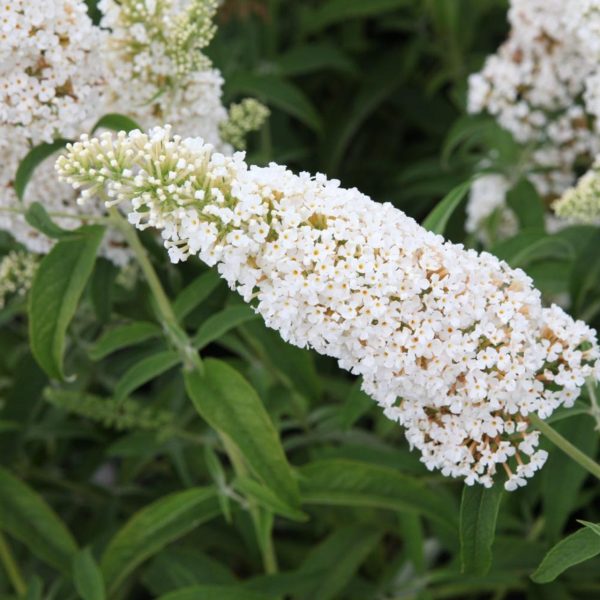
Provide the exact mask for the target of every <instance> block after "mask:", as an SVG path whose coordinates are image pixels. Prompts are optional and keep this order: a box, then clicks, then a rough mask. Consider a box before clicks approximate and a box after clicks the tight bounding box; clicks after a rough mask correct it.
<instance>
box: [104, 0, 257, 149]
mask: <svg viewBox="0 0 600 600" xmlns="http://www.w3.org/2000/svg"><path fill="white" fill-rule="evenodd" d="M217 4H218V3H217V1H216V0H190V1H189V2H188V3H187V6H185V5H184V6H185V7H184V8H182V5H181V3H179V2H175V1H174V0H153V1H147V2H145V3H143V2H140V1H139V0H123V1H122V2H116V1H115V0H101V2H100V4H99V6H100V9H101V10H102V12H103V14H104V16H103V19H102V22H101V24H102V26H103V27H107V28H109V29H110V30H111V32H112V33H111V35H110V37H109V38H108V40H107V46H106V52H105V54H106V61H107V64H108V67H109V71H110V72H111V84H110V86H111V89H112V106H113V109H114V111H115V112H123V113H127V114H129V115H130V116H132V117H133V118H134V119H136V120H137V121H138V122H139V123H140V124H141V125H142V126H144V127H150V126H152V125H157V124H158V123H159V122H164V121H168V122H170V123H173V125H174V127H178V128H185V130H186V131H189V132H190V134H191V135H193V136H201V137H203V138H204V139H206V140H208V141H210V142H211V143H212V144H214V145H215V146H216V147H217V148H219V149H220V150H222V151H225V152H228V153H229V152H231V148H230V147H229V145H228V144H227V142H225V141H223V139H222V137H221V134H220V130H219V126H220V124H222V123H226V122H227V119H228V115H227V110H226V109H225V107H224V106H223V103H222V99H221V96H222V86H223V77H222V76H221V73H220V71H219V70H218V69H215V68H213V67H212V65H211V62H210V60H209V59H208V58H207V57H206V56H205V55H204V54H203V53H202V50H203V49H204V48H205V47H206V46H207V45H208V44H209V43H210V41H211V39H212V38H213V36H214V34H215V31H216V28H215V26H214V23H213V18H214V15H215V12H216V9H217ZM263 121H264V119H263V120H260V121H258V122H257V123H256V128H258V127H260V126H261V125H262V123H263ZM246 133H247V132H246Z"/></svg>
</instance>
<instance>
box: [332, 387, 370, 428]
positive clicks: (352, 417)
mask: <svg viewBox="0 0 600 600" xmlns="http://www.w3.org/2000/svg"><path fill="white" fill-rule="evenodd" d="M361 384H362V379H357V380H356V382H355V383H354V385H353V386H352V388H351V389H350V393H349V394H348V398H347V399H346V401H345V403H344V405H343V406H341V407H340V408H339V410H338V412H337V418H338V422H339V424H340V427H341V428H342V429H343V430H344V431H348V430H349V429H351V428H352V426H353V425H354V424H355V423H356V422H357V421H358V420H359V419H360V418H361V417H362V416H363V415H364V414H366V413H367V412H368V411H369V410H370V409H371V408H372V407H373V399H372V398H371V397H370V396H369V395H367V394H365V392H363V391H362V389H361Z"/></svg>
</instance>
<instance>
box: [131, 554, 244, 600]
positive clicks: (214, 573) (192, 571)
mask: <svg viewBox="0 0 600 600" xmlns="http://www.w3.org/2000/svg"><path fill="white" fill-rule="evenodd" d="M142 583H143V584H144V586H145V587H147V588H148V590H149V591H150V592H151V593H152V594H153V597H156V596H160V595H161V594H166V593H167V592H171V591H173V590H178V589H180V588H185V587H189V586H192V585H194V584H204V585H206V584H217V585H223V584H225V585H227V584H235V583H236V578H235V577H234V575H233V573H231V571H230V570H229V569H228V568H227V567H226V566H225V565H223V564H222V563H220V562H218V561H217V560H215V559H214V558H210V557H209V556H208V555H207V554H206V553H204V552H201V551H200V550H197V549H195V548H193V547H183V548H166V549H165V550H163V551H162V552H160V553H159V554H157V555H156V556H155V557H154V558H153V559H152V561H151V562H150V564H149V565H148V567H147V568H146V569H144V574H143V576H142Z"/></svg>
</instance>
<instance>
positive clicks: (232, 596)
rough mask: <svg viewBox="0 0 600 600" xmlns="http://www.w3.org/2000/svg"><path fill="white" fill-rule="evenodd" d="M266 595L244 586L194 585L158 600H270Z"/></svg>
mask: <svg viewBox="0 0 600 600" xmlns="http://www.w3.org/2000/svg"><path fill="white" fill-rule="evenodd" d="M269 598H272V596H270V597H267V598H265V596H264V594H259V593H257V592H250V591H248V590H246V589H244V587H242V585H241V584H240V585H194V586H191V587H187V588H183V589H181V590H176V591H174V592H169V593H168V594H165V595H164V596H160V597H159V598H158V600H269Z"/></svg>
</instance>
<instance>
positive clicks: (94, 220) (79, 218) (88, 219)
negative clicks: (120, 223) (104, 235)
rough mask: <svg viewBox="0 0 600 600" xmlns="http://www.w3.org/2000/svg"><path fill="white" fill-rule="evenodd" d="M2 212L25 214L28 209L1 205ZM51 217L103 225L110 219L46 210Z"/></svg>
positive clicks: (0, 210)
mask: <svg viewBox="0 0 600 600" xmlns="http://www.w3.org/2000/svg"><path fill="white" fill-rule="evenodd" d="M0 212H5V213H13V214H16V215H23V216H25V214H26V213H27V211H26V210H23V209H21V208H12V207H9V206H2V207H0ZM46 213H47V214H48V216H49V217H53V218H55V219H72V220H74V221H85V222H86V223H98V224H101V225H108V223H109V222H110V220H109V219H108V218H106V217H94V216H91V215H88V214H84V215H78V214H75V213H70V212H56V211H46Z"/></svg>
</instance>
